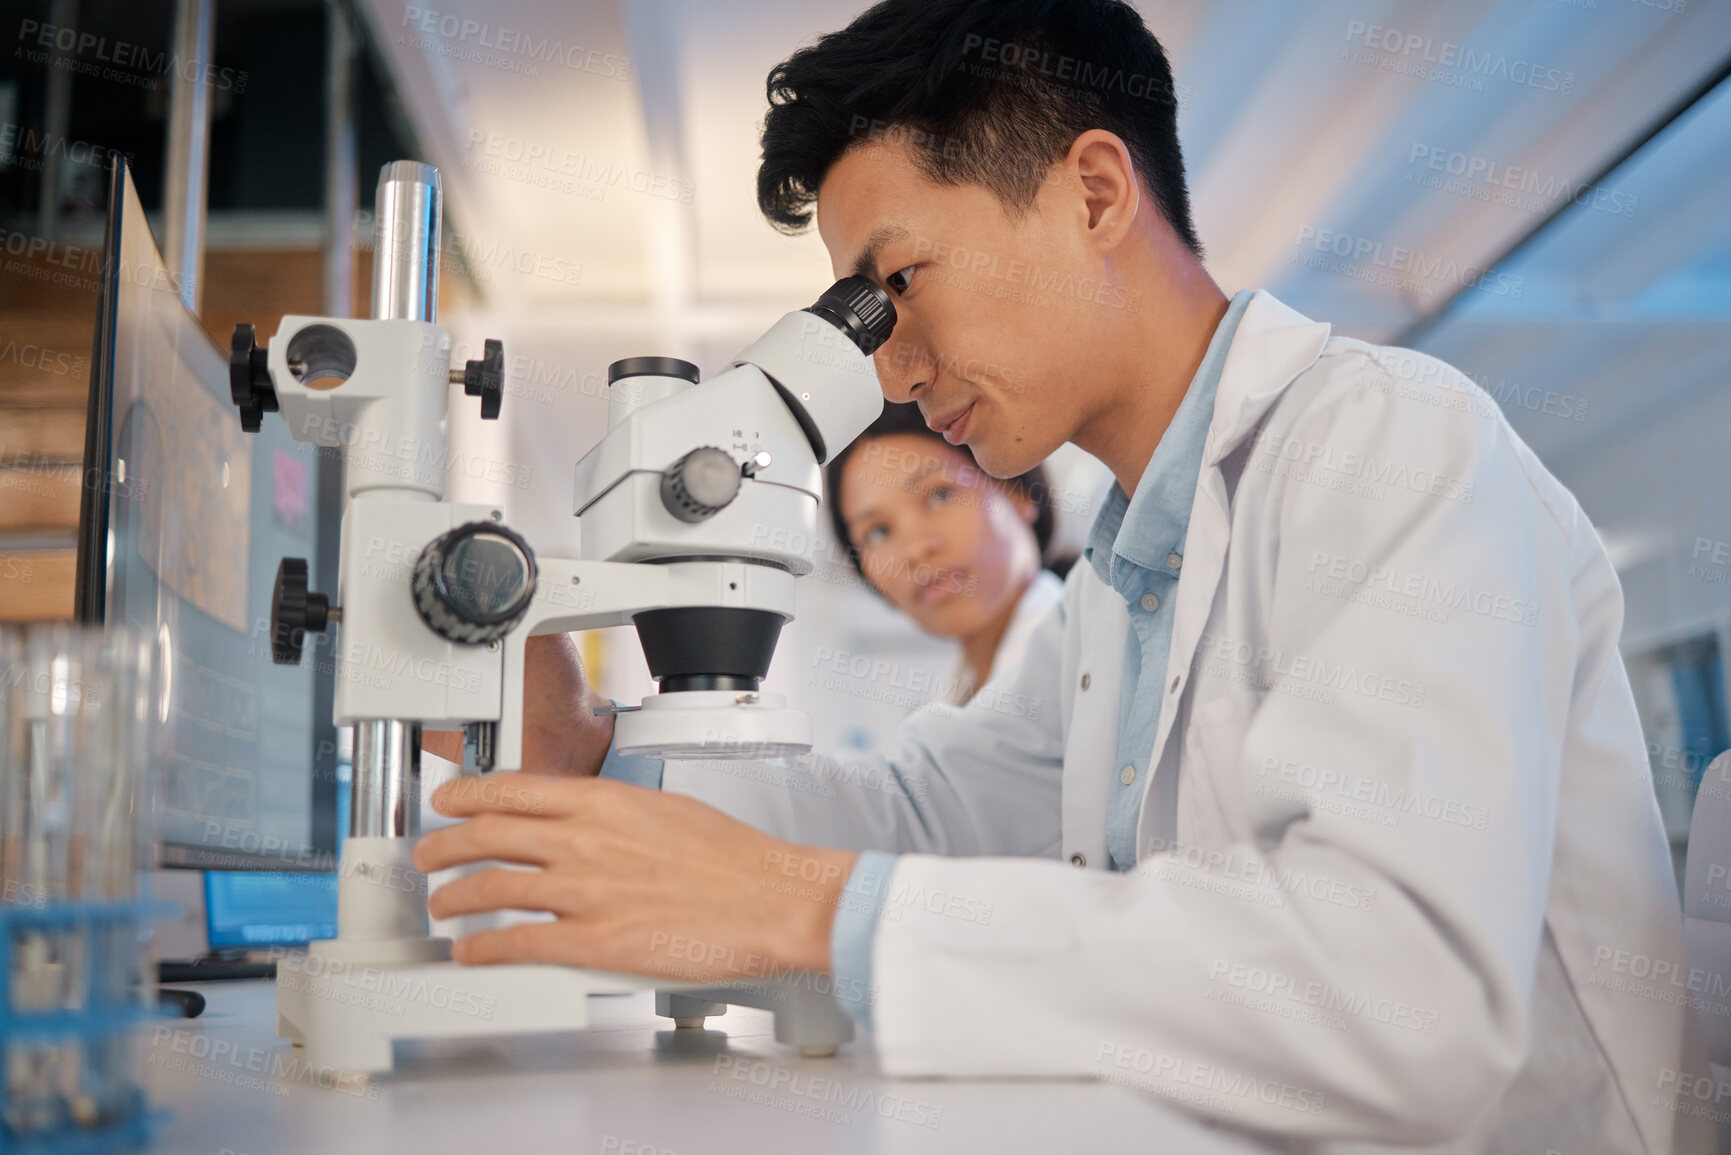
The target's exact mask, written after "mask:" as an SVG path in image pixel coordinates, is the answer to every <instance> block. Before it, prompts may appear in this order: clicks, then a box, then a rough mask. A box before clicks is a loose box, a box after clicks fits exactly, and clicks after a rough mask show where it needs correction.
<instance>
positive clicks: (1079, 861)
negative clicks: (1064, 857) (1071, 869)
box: [1070, 854, 1088, 866]
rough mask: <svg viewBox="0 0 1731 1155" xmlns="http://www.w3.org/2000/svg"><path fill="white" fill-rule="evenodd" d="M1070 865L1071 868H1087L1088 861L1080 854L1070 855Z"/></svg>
mask: <svg viewBox="0 0 1731 1155" xmlns="http://www.w3.org/2000/svg"><path fill="white" fill-rule="evenodd" d="M1070 865H1071V866H1087V865H1088V860H1087V859H1086V858H1085V857H1083V856H1082V855H1080V854H1072V855H1071V856H1070Z"/></svg>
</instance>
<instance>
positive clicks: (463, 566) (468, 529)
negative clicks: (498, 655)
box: [414, 521, 538, 646]
mask: <svg viewBox="0 0 1731 1155" xmlns="http://www.w3.org/2000/svg"><path fill="white" fill-rule="evenodd" d="M537 580H538V579H537V573H536V568H535V551H534V550H532V549H530V548H529V543H528V542H526V541H524V540H523V539H522V537H520V536H519V535H518V534H516V533H515V532H513V531H511V530H509V529H506V528H505V527H504V526H502V525H499V524H498V523H496V522H491V521H474V522H470V523H469V524H468V525H460V526H458V527H457V528H456V529H453V530H452V531H451V532H449V533H447V534H443V535H441V536H439V537H436V538H434V539H433V540H432V541H431V542H430V543H428V545H427V548H426V549H424V550H422V551H421V556H420V558H419V559H418V560H417V561H416V562H415V576H414V591H415V609H417V610H418V611H420V614H421V620H422V621H424V622H426V623H427V625H428V627H429V628H430V629H432V631H433V632H434V633H436V634H438V635H440V636H441V637H445V638H449V639H450V640H451V641H453V642H461V643H463V644H464V645H471V646H478V645H483V644H485V643H487V642H492V641H497V640H498V639H500V638H502V637H504V636H505V635H506V634H508V633H510V632H511V631H512V630H513V629H515V628H516V626H517V623H518V622H520V621H522V620H523V615H524V614H526V613H527V612H528V611H529V603H530V602H531V601H533V600H534V597H535V583H536V581H537Z"/></svg>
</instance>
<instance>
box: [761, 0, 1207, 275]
mask: <svg viewBox="0 0 1731 1155" xmlns="http://www.w3.org/2000/svg"><path fill="white" fill-rule="evenodd" d="M768 89H769V115H768V116H767V117H766V118H765V120H764V124H763V163H762V165H761V166H760V167H759V168H758V170H757V205H758V208H759V209H761V210H762V212H763V215H764V216H766V217H768V218H769V220H770V223H771V224H773V225H774V226H775V227H776V228H777V229H779V230H781V231H782V232H789V233H791V232H798V231H799V230H800V229H802V228H804V227H805V226H806V225H807V224H809V223H810V222H811V216H812V204H813V203H814V202H815V201H816V200H817V190H818V186H819V185H821V184H822V183H823V178H824V176H825V175H826V174H827V173H828V172H829V170H830V166H831V165H833V164H835V162H836V161H837V160H839V159H840V158H841V156H842V154H843V153H845V152H847V150H848V149H849V148H851V147H853V146H854V145H857V144H862V143H864V142H866V141H868V140H872V139H877V138H882V137H890V138H892V139H896V140H899V141H904V142H906V143H907V144H908V145H910V146H911V148H912V151H913V155H914V158H915V160H916V162H917V163H918V164H919V166H920V169H921V170H922V171H923V172H924V173H925V174H926V175H927V176H929V177H931V178H932V179H933V180H935V181H939V182H941V183H944V184H978V185H983V186H984V187H986V188H988V189H990V190H991V191H992V192H993V193H995V194H996V195H997V197H998V199H999V200H1000V201H1001V202H1002V203H1003V204H1004V206H1005V207H1006V208H1007V209H1008V210H1009V211H1010V212H1011V213H1012V214H1015V213H1021V212H1026V211H1027V210H1028V209H1029V208H1030V207H1032V205H1033V203H1034V198H1035V196H1036V195H1038V193H1039V190H1040V184H1041V182H1042V181H1043V180H1044V179H1045V178H1046V175H1047V173H1048V172H1049V171H1050V170H1051V166H1052V165H1053V164H1054V163H1055V162H1056V161H1057V160H1058V159H1059V158H1060V157H1062V156H1063V155H1064V154H1065V153H1066V152H1068V151H1069V148H1070V146H1071V145H1072V144H1074V143H1075V141H1076V138H1077V137H1078V136H1080V135H1082V133H1084V132H1086V131H1087V130H1089V129H1091V128H1103V129H1106V130H1107V131H1109V132H1112V133H1115V134H1117V136H1118V137H1119V138H1121V139H1122V140H1123V141H1124V145H1125V147H1126V148H1127V149H1129V152H1130V158H1131V161H1132V162H1133V163H1134V164H1135V166H1136V171H1137V173H1138V175H1140V176H1141V178H1142V181H1143V183H1144V184H1145V185H1146V186H1147V188H1148V190H1149V192H1150V193H1151V194H1152V195H1153V197H1154V202H1155V204H1156V205H1157V206H1158V207H1159V209H1160V213H1161V215H1162V216H1164V217H1165V218H1166V221H1167V222H1168V223H1169V224H1170V225H1171V226H1172V228H1173V230H1174V231H1175V232H1176V233H1177V234H1178V236H1179V238H1180V239H1182V240H1183V242H1184V243H1185V244H1186V245H1187V246H1189V248H1190V251H1191V252H1193V253H1195V254H1196V255H1198V256H1200V255H1201V254H1202V244H1201V242H1200V241H1199V240H1197V237H1196V228H1195V226H1194V225H1193V224H1192V223H1191V220H1190V198H1189V194H1188V193H1187V192H1186V191H1185V188H1184V156H1183V153H1182V152H1181V151H1180V149H1179V147H1178V101H1177V94H1176V90H1175V88H1174V86H1173V83H1172V67H1171V65H1170V64H1168V63H1167V60H1166V53H1165V50H1163V49H1162V48H1161V47H1160V42H1159V41H1158V40H1156V39H1155V38H1154V36H1153V34H1152V33H1150V32H1149V31H1148V27H1147V25H1145V24H1143V23H1142V17H1141V16H1139V15H1137V13H1136V10H1135V9H1133V8H1131V7H1130V6H1129V5H1128V4H1125V3H1121V2H1120V0H883V3H880V4H878V5H876V6H874V7H872V8H870V9H868V10H867V11H866V12H865V13H863V14H862V15H861V16H859V17H858V18H857V19H856V20H855V21H854V22H853V23H852V24H849V25H848V26H847V27H846V28H844V29H842V30H841V31H840V32H832V33H830V34H829V35H827V36H824V37H822V38H821V39H819V40H818V42H817V43H816V44H814V45H811V46H810V47H807V48H802V49H800V50H799V51H798V52H796V53H794V54H793V55H792V56H790V57H788V58H787V59H786V60H784V61H783V62H782V63H780V64H778V65H776V66H775V67H774V68H772V69H770V72H769V84H768Z"/></svg>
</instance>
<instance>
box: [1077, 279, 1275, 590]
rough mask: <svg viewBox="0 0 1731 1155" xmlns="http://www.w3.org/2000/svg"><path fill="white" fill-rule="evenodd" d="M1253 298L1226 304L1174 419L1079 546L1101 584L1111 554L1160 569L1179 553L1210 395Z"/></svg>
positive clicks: (1246, 295) (1210, 413)
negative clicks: (1129, 486) (1138, 474)
mask: <svg viewBox="0 0 1731 1155" xmlns="http://www.w3.org/2000/svg"><path fill="white" fill-rule="evenodd" d="M1253 295H1254V294H1252V293H1251V292H1250V291H1249V290H1246V291H1244V292H1241V293H1239V294H1238V295H1237V296H1235V297H1233V298H1232V303H1231V304H1230V305H1228V306H1227V308H1226V315H1225V316H1224V317H1222V318H1221V319H1220V324H1219V325H1218V326H1217V327H1216V328H1215V330H1214V336H1213V338H1212V339H1210V341H1209V342H1208V351H1207V352H1206V353H1204V354H1203V356H1202V363H1201V364H1200V365H1198V366H1197V367H1196V376H1195V377H1193V378H1192V379H1191V381H1190V387H1189V388H1188V389H1186V390H1185V391H1184V399H1183V400H1182V401H1180V402H1179V404H1178V411H1177V412H1176V413H1174V414H1173V415H1172V423H1171V424H1170V425H1169V426H1167V428H1166V432H1165V433H1164V434H1163V435H1162V436H1161V438H1160V444H1159V445H1157V446H1155V448H1154V456H1153V457H1151V458H1150V459H1149V460H1148V467H1147V468H1146V469H1144V470H1143V471H1142V480H1141V481H1139V482H1137V484H1136V495H1135V497H1130V496H1128V495H1127V494H1125V492H1124V488H1123V486H1121V485H1119V484H1118V483H1117V482H1113V483H1112V490H1111V492H1110V493H1109V494H1108V495H1107V498H1106V503H1105V505H1103V506H1102V507H1101V509H1100V513H1099V516H1098V517H1096V518H1095V519H1094V526H1093V529H1092V530H1090V531H1089V534H1088V545H1087V548H1086V549H1085V550H1083V553H1084V555H1085V556H1086V557H1087V559H1088V564H1089V565H1091V566H1093V567H1094V572H1095V574H1097V575H1098V576H1099V578H1100V580H1101V581H1103V582H1105V583H1106V584H1107V585H1113V584H1114V583H1113V581H1112V558H1113V555H1117V556H1118V557H1122V558H1123V559H1124V560H1125V561H1128V562H1130V563H1132V564H1133V565H1137V566H1140V567H1142V568H1143V569H1149V570H1159V571H1163V572H1164V571H1166V570H1167V566H1166V557H1167V555H1168V554H1174V553H1177V554H1181V553H1182V552H1183V548H1184V537H1185V534H1186V533H1187V532H1188V530H1189V528H1190V505H1191V503H1192V502H1193V501H1194V500H1195V498H1196V482H1197V479H1198V478H1199V476H1200V475H1201V473H1202V451H1203V448H1204V446H1205V444H1206V442H1207V440H1208V426H1209V423H1210V422H1211V421H1212V420H1213V418H1214V395H1215V392H1216V390H1217V389H1218V387H1219V385H1220V373H1221V370H1222V369H1223V368H1224V366H1225V364H1226V351H1227V350H1228V349H1229V348H1231V346H1232V335H1233V333H1235V332H1236V331H1237V329H1238V322H1239V319H1240V318H1242V317H1243V316H1244V310H1245V308H1246V307H1247V306H1248V305H1249V304H1250V298H1251V297H1252V296H1253Z"/></svg>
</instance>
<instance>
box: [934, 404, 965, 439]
mask: <svg viewBox="0 0 1731 1155" xmlns="http://www.w3.org/2000/svg"><path fill="white" fill-rule="evenodd" d="M973 412H974V403H973V402H972V401H970V402H968V407H967V408H966V409H963V410H961V411H959V412H956V413H952V414H950V415H948V416H946V417H941V418H939V417H928V418H926V427H927V428H929V429H930V430H931V431H932V432H933V433H937V434H941V435H942V436H943V439H944V440H945V441H947V442H949V443H950V444H951V445H960V444H961V443H962V438H964V437H966V436H967V435H968V418H969V417H970V416H972V414H973Z"/></svg>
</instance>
